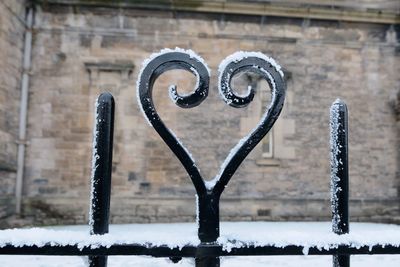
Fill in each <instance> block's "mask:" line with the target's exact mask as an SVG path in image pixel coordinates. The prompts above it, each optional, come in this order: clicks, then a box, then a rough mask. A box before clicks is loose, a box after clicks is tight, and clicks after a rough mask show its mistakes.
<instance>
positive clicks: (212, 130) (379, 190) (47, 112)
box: [24, 5, 400, 224]
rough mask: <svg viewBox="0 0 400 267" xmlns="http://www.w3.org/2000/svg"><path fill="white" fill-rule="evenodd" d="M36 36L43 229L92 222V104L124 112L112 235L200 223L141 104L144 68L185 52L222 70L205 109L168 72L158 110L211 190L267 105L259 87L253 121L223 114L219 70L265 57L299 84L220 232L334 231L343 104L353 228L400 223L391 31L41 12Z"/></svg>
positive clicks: (37, 183)
mask: <svg viewBox="0 0 400 267" xmlns="http://www.w3.org/2000/svg"><path fill="white" fill-rule="evenodd" d="M34 33H35V35H34V48H33V62H34V64H33V69H32V82H31V88H30V92H31V94H30V99H29V120H28V124H29V127H28V139H29V146H28V148H27V158H26V177H25V187H24V213H25V215H26V216H27V217H35V218H36V219H35V220H36V223H38V224H49V223H61V222H62V223H84V222H86V221H87V213H88V212H87V211H88V202H89V177H90V166H91V163H90V160H91V140H92V126H93V111H94V101H95V99H96V96H97V95H98V94H99V93H100V92H102V91H110V92H111V93H112V94H113V95H114V96H115V100H116V105H117V106H116V124H115V146H114V159H113V164H114V167H113V180H112V199H111V202H112V203H111V206H112V208H111V220H112V222H113V223H127V222H156V221H157V222H161V221H193V220H194V216H195V192H194V189H193V186H192V185H191V183H190V180H189V178H188V176H187V174H186V173H185V171H184V170H183V168H182V166H181V165H180V163H179V162H178V160H177V159H176V158H175V157H174V155H173V153H172V152H171V151H170V150H169V149H168V148H167V146H166V145H164V144H163V143H162V141H161V140H160V138H159V137H158V136H157V134H156V133H155V131H154V130H153V129H152V128H151V127H150V126H149V125H148V124H147V123H146V121H145V119H144V118H143V116H142V114H141V113H140V111H139V108H138V105H137V101H136V96H135V94H136V89H135V83H136V80H137V75H138V73H139V70H140V67H141V62H142V61H143V60H144V59H145V58H147V57H148V56H149V55H150V54H151V53H153V52H157V51H159V50H160V49H162V48H164V47H169V48H174V47H176V46H178V47H181V48H186V49H188V48H190V49H193V50H194V51H196V52H197V53H199V54H200V55H201V56H202V57H203V58H204V59H205V60H206V62H207V63H208V65H209V66H210V68H211V69H212V78H211V86H210V93H209V96H208V98H207V99H206V101H204V103H203V104H202V105H200V106H199V107H197V108H193V109H189V110H182V109H180V108H178V107H176V106H175V105H174V104H173V103H172V102H171V101H170V99H169V98H168V92H167V88H168V86H169V84H173V83H176V84H178V91H179V92H187V91H190V90H191V89H192V88H193V86H194V83H195V80H194V77H192V76H191V75H190V74H188V73H185V72H182V71H171V72H170V73H169V74H165V75H162V76H161V77H160V78H159V80H157V82H156V85H155V89H154V95H155V97H154V98H155V104H156V107H157V109H158V111H159V113H160V114H161V115H160V116H161V117H162V118H163V120H164V122H165V123H166V124H167V125H168V126H169V127H171V128H172V129H173V131H174V132H175V133H176V134H177V135H178V136H179V137H180V139H181V140H182V142H183V143H184V144H185V145H186V146H187V147H188V149H189V150H190V151H191V153H192V154H193V156H194V157H195V159H196V162H197V163H198V165H199V166H200V169H201V171H202V174H203V175H204V176H205V177H207V178H212V177H213V176H215V174H216V173H217V172H218V170H219V165H220V164H221V162H222V161H223V160H224V159H225V157H226V155H227V154H228V153H229V150H230V148H231V147H233V146H234V145H235V143H236V142H237V141H238V140H239V139H240V138H241V137H242V136H244V135H245V134H246V133H247V132H248V131H249V130H250V129H252V128H253V127H254V125H255V124H256V123H257V121H258V119H259V118H260V116H261V114H262V110H263V107H264V109H265V105H267V104H266V103H265V102H266V101H265V100H264V98H266V96H268V94H267V93H266V92H267V88H264V87H265V83H262V82H261V83H259V90H258V91H259V92H258V94H257V97H256V99H255V101H254V102H253V103H252V104H250V105H249V106H248V107H247V108H244V109H233V108H231V107H229V106H227V105H225V104H224V103H223V101H222V100H221V99H220V98H219V96H218V93H217V88H216V85H217V67H218V64H219V63H220V61H221V60H222V59H224V58H225V57H226V56H228V55H230V54H231V53H233V52H235V51H237V50H247V51H262V52H264V53H266V54H268V55H270V56H272V57H274V58H275V59H276V60H277V61H278V62H279V63H280V64H281V65H282V66H283V67H284V68H285V70H286V73H287V77H289V78H288V81H287V83H288V93H287V99H286V102H285V108H284V111H283V113H282V115H281V117H280V119H279V120H278V122H277V123H276V125H275V126H274V132H273V135H274V157H273V158H265V157H263V156H262V154H263V152H262V148H261V146H258V147H256V149H255V150H254V151H253V152H252V153H251V154H250V155H249V157H248V158H247V159H246V161H245V162H244V163H243V164H242V166H241V167H240V168H239V170H238V172H237V173H236V174H235V176H234V177H233V178H232V180H231V182H230V184H229V185H228V187H227V188H226V191H225V192H224V194H223V196H222V204H221V215H222V217H223V219H227V220H288V219H290V220H325V219H326V220H328V219H329V218H330V209H329V136H328V132H329V129H328V127H329V122H328V119H329V107H330V105H331V103H332V102H333V101H334V100H335V99H336V98H337V97H340V98H342V99H343V100H345V101H346V102H347V104H348V106H349V110H350V118H349V121H350V142H349V143H350V176H351V181H350V186H351V189H350V191H351V192H350V195H351V214H352V217H353V219H354V220H368V221H371V220H372V221H396V220H397V222H398V221H399V215H400V213H399V203H400V202H399V185H400V182H399V172H398V170H399V166H400V164H399V132H398V128H396V118H395V112H394V110H393V108H392V106H391V105H390V96H391V95H393V94H394V93H396V92H398V90H399V88H400V77H399V75H398V73H399V72H400V69H399V68H400V59H399V56H400V54H399V52H398V51H399V40H398V34H399V33H398V32H397V33H396V31H395V29H394V28H393V27H392V28H390V27H389V26H386V25H375V24H357V23H339V22H326V21H314V20H311V21H310V20H301V19H284V18H273V17H267V18H263V19H261V18H260V17H251V16H238V15H236V16H228V15H225V16H220V15H207V14H196V13H179V12H174V13H171V12H162V11H154V10H150V11H145V10H135V9H117V8H115V9H113V8H93V7H92V8H89V7H70V6H65V5H64V6H46V5H43V6H38V7H37V14H36V24H35V31H34ZM238 84H239V85H240V84H241V85H243V81H241V82H238ZM263 95H264V96H263ZM38 210H39V211H40V212H38ZM38 214H42V215H43V216H42V215H40V216H41V217H40V216H39V215H38ZM39 217H40V218H39Z"/></svg>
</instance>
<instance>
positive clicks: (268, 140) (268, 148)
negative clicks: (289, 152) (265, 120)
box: [262, 129, 274, 158]
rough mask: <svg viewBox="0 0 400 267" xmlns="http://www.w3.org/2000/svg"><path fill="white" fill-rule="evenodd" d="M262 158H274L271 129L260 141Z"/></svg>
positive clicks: (272, 132)
mask: <svg viewBox="0 0 400 267" xmlns="http://www.w3.org/2000/svg"><path fill="white" fill-rule="evenodd" d="M262 156H263V157H264V158H273V157H274V131H273V129H271V130H270V131H269V133H268V134H267V135H266V136H265V137H264V139H263V140H262Z"/></svg>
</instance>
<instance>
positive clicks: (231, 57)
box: [218, 51, 284, 78]
mask: <svg viewBox="0 0 400 267" xmlns="http://www.w3.org/2000/svg"><path fill="white" fill-rule="evenodd" d="M248 57H258V58H261V59H263V60H265V61H267V62H268V63H270V64H271V65H272V66H273V67H274V68H275V69H276V71H277V72H279V74H280V75H281V76H282V78H283V77H284V74H283V71H282V67H281V66H280V65H279V64H278V63H277V62H276V61H275V59H273V58H271V57H269V56H267V55H265V54H263V53H261V52H246V51H237V52H235V53H233V54H232V55H229V56H227V57H226V58H225V59H224V60H222V61H221V63H220V64H219V67H218V72H219V73H220V74H221V73H223V71H224V70H225V68H226V66H228V65H229V64H230V63H231V62H239V61H240V60H242V59H244V58H248Z"/></svg>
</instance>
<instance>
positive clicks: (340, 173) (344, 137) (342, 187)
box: [330, 99, 350, 267]
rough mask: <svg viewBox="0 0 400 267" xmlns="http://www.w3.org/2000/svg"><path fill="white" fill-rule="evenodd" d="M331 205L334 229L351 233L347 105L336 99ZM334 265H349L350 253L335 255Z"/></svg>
mask: <svg viewBox="0 0 400 267" xmlns="http://www.w3.org/2000/svg"><path fill="white" fill-rule="evenodd" d="M330 133H331V205H332V230H333V232H334V233H336V234H338V235H342V234H347V233H349V165H348V118H347V106H346V104H345V103H344V102H343V101H341V100H339V99H338V100H336V101H335V102H334V103H333V104H332V106H331V116H330ZM333 266H334V267H349V266H350V255H334V256H333Z"/></svg>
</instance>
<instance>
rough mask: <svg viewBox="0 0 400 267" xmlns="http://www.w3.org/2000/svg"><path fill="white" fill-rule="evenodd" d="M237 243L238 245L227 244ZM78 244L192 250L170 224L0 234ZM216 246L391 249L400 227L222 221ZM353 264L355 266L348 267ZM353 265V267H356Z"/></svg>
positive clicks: (29, 265)
mask: <svg viewBox="0 0 400 267" xmlns="http://www.w3.org/2000/svg"><path fill="white" fill-rule="evenodd" d="M233 240H240V241H239V242H237V241H236V242H235V243H234V242H231V241H233ZM48 242H50V243H52V244H54V245H56V244H79V246H81V247H82V246H89V245H91V246H94V247H96V246H98V245H100V244H102V245H106V246H108V245H111V244H112V243H114V242H115V243H119V244H122V243H139V244H150V243H151V244H153V245H161V244H165V245H168V246H169V247H182V246H184V245H186V244H190V245H197V244H199V240H198V238H197V229H196V224H195V223H174V224H130V225H110V234H106V235H104V236H98V235H97V236H90V235H89V228H88V226H68V227H65V226H64V227H52V229H49V228H40V229H39V228H36V229H12V230H2V231H0V244H1V246H4V245H5V244H13V245H15V246H19V245H22V244H30V245H33V244H36V245H39V246H41V245H44V244H45V243H48ZM218 242H219V243H221V244H223V245H224V248H225V249H226V250H229V249H231V248H232V247H237V246H245V245H247V244H253V245H271V244H274V245H275V246H279V247H280V246H282V247H284V246H287V245H290V244H293V245H301V246H305V250H304V252H307V249H308V248H309V247H312V246H316V247H318V248H328V247H335V246H336V245H337V244H349V245H351V246H354V247H359V246H361V245H367V246H373V245H375V244H381V245H384V244H392V245H394V246H400V226H398V225H388V224H373V223H352V232H351V233H350V234H345V235H341V236H339V235H336V234H334V233H332V232H331V223H330V222H223V223H221V237H220V238H219V239H218ZM85 258H86V257H64V256H63V257H62V258H61V259H62V260H60V258H57V257H48V256H0V266H24V267H39V266H40V267H44V266H46V267H47V266H48V267H50V266H58V267H66V266H77V267H78V266H82V267H83V266H85V265H84V260H83V259H85ZM351 259H352V266H353V267H354V266H364V267H372V266H376V265H377V264H379V266H385V267H392V266H393V267H394V266H398V263H399V262H400V255H396V256H390V255H379V256H352V257H351ZM331 261H332V257H331V256H323V257H316V256H307V257H305V256H285V257H270V256H265V257H226V258H223V259H222V266H233V267H236V266H246V265H247V264H251V265H252V266H278V267H281V266H331V265H330V264H331ZM353 263H355V265H353ZM396 263H397V265H396ZM310 264H311V265H310ZM357 264H358V265H357ZM109 266H110V267H113V266H161V267H162V266H175V265H172V263H170V262H168V261H167V260H166V259H155V258H149V257H126V256H118V257H114V256H113V257H109ZM178 266H193V265H192V260H191V259H184V260H183V261H182V262H180V263H179V264H178Z"/></svg>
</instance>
